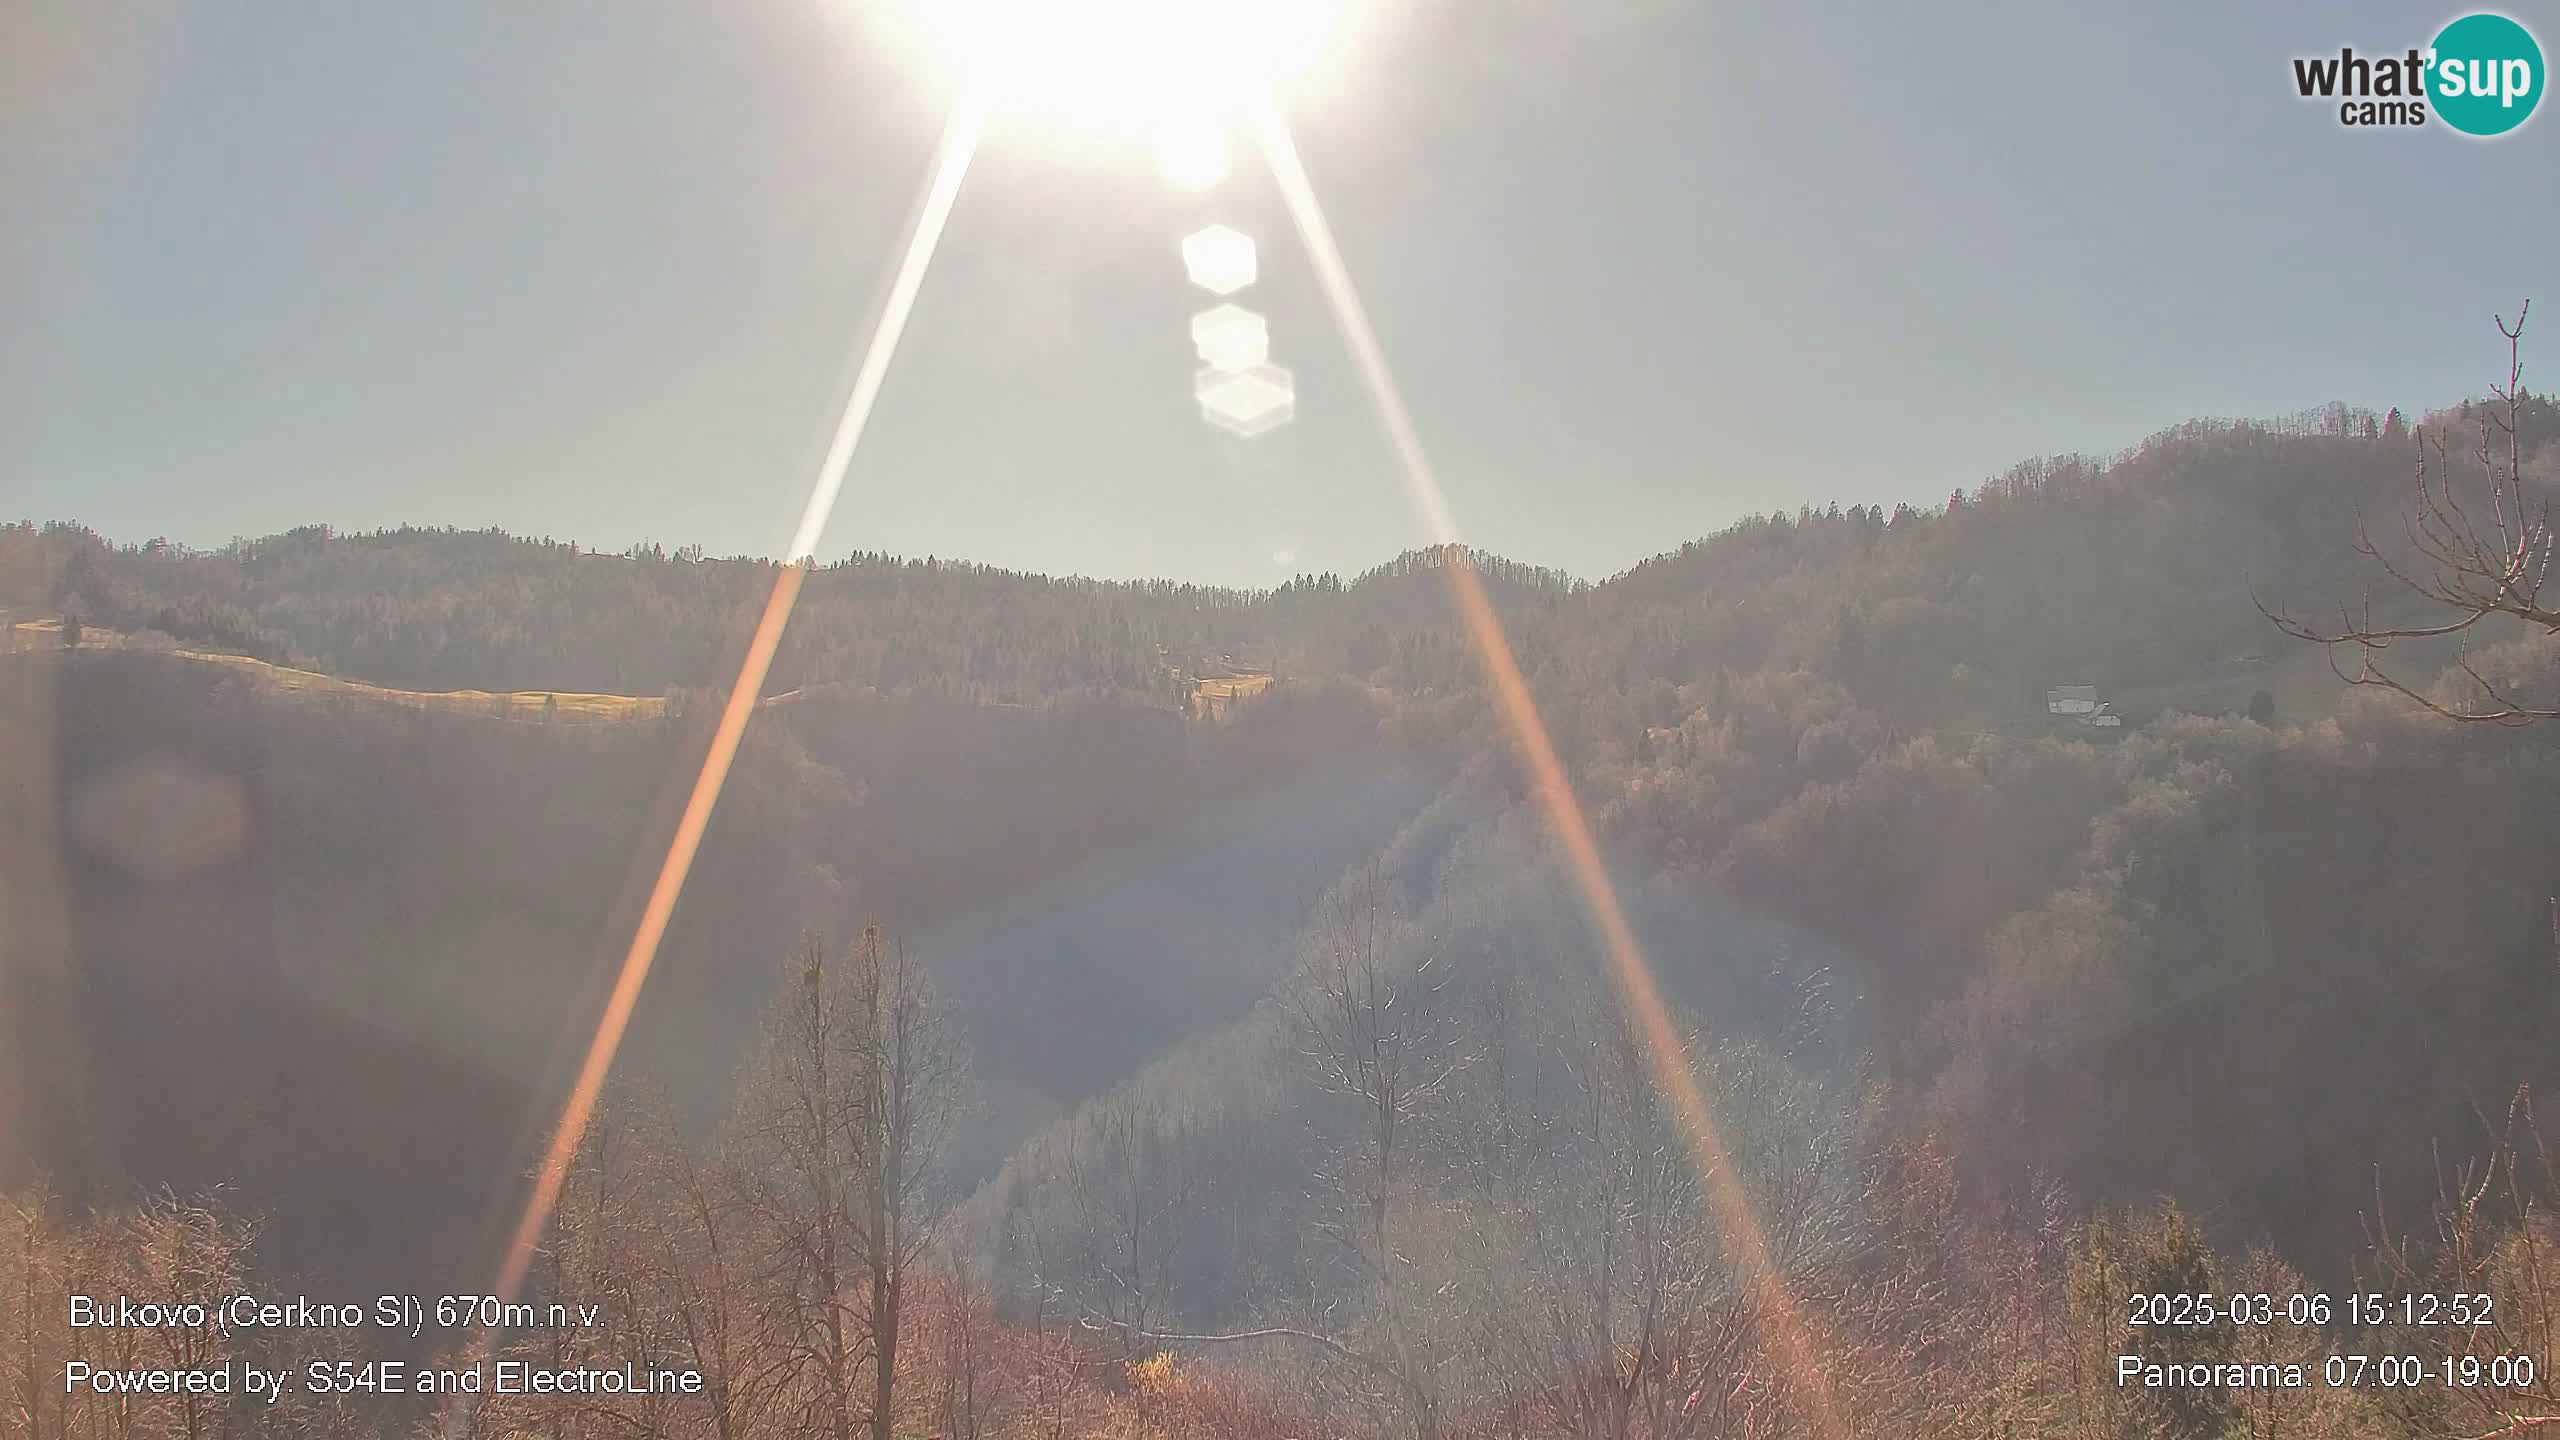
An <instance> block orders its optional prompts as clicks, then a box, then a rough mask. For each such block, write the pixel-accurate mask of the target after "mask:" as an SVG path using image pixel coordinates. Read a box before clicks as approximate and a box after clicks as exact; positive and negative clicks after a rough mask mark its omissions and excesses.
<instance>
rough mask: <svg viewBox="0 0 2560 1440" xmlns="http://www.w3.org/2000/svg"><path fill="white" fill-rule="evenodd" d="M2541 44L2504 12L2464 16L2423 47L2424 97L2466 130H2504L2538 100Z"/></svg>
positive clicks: (2500, 132)
mask: <svg viewBox="0 0 2560 1440" xmlns="http://www.w3.org/2000/svg"><path fill="white" fill-rule="evenodd" d="M2542 87H2543V66H2542V47H2541V46H2540V45H2537V44H2535V43H2534V39H2533V32H2532V31H2530V30H2527V29H2526V28H2524V27H2523V26H2522V25H2519V24H2517V23H2516V22H2515V21H2513V20H2510V19H2508V18H2507V17H2506V16H2504V15H2490V14H2480V15H2465V16H2463V17H2462V18H2461V19H2459V20H2456V21H2454V22H2453V23H2452V24H2450V25H2447V26H2446V27H2444V29H2443V30H2442V31H2440V32H2438V33H2437V35H2436V39H2435V44H2434V46H2433V47H2432V48H2430V49H2429V50H2428V51H2427V98H2428V99H2430V100H2432V101H2434V102H2435V108H2436V115H2437V116H2438V117H2439V118H2441V119H2442V120H2443V121H2444V123H2446V124H2447V125H2450V126H2452V127H2453V128H2454V129H2456V130H2459V131H2461V132H2462V133H2463V134H2465V135H2504V134H2506V133H2507V132H2508V131H2510V130H2513V129H2514V128H2516V127H2517V126H2519V125H2521V124H2523V123H2524V122H2525V117H2526V116H2529V115H2531V114H2532V113H2533V107H2534V106H2535V105H2537V104H2540V103H2541V101H2542Z"/></svg>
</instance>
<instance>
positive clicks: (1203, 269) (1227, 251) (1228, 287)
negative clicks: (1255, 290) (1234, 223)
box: [1182, 225, 1256, 295]
mask: <svg viewBox="0 0 2560 1440" xmlns="http://www.w3.org/2000/svg"><path fill="white" fill-rule="evenodd" d="M1182 268H1183V269H1184V270H1186V271H1188V272H1190V275H1191V283H1192V284H1194V285H1197V286H1199V287H1200V288H1201V289H1203V290H1206V291H1208V292H1209V293H1210V294H1212V295H1233V294H1234V293H1236V292H1237V291H1239V290H1241V289H1243V288H1244V287H1246V286H1247V285H1250V284H1252V283H1253V278H1254V275H1255V273H1256V271H1255V268H1254V253H1253V237H1252V236H1250V235H1247V234H1245V233H1244V232H1243V231H1241V230H1233V229H1229V228H1228V227H1227V226H1224V225H1212V226H1210V227H1209V228H1207V229H1205V230H1200V231H1196V232H1194V233H1192V234H1190V235H1187V236H1185V237H1183V241H1182Z"/></svg>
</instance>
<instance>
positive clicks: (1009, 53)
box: [917, 0, 1339, 188]
mask: <svg viewBox="0 0 2560 1440" xmlns="http://www.w3.org/2000/svg"><path fill="white" fill-rule="evenodd" d="M917 3H918V4H920V5H922V6H923V7H924V11H925V18H926V20H927V22H928V30H929V32H930V34H931V36H932V39H933V42H934V44H935V46H936V48H937V49H939V50H941V51H942V52H943V54H944V56H945V57H946V58H948V59H950V60H953V61H956V62H957V63H959V64H961V65H963V66H965V67H967V68H968V69H970V70H972V71H974V72H976V73H978V74H979V75H982V76H983V77H985V79H986V81H987V82H988V84H989V86H990V90H991V98H992V101H993V103H994V106H995V107H996V108H997V109H998V110H1000V111H1003V112H1006V113H1009V114H1013V115H1016V116H1019V117H1021V118H1023V119H1025V120H1028V121H1031V122H1034V123H1038V124H1043V125H1050V126H1057V127H1062V128H1073V129H1078V130H1102V131H1106V132H1112V133H1117V134H1123V135H1130V136H1144V137H1146V138H1148V139H1149V140H1150V141H1151V142H1152V143H1153V144H1154V146H1155V149H1156V153H1157V158H1158V161H1159V163H1160V164H1161V165H1162V167H1163V169H1164V172H1165V177H1166V178H1167V179H1168V180H1171V181H1173V182H1174V183H1176V184H1179V185H1183V186H1186V187H1190V188H1206V187H1207V186H1210V185H1214V184H1216V183H1217V182H1218V181H1219V180H1221V179H1223V178H1225V175H1226V169H1227V143H1226V133H1225V131H1226V124H1227V122H1228V121H1229V120H1230V119H1232V118H1233V117H1234V116H1235V115H1236V114H1237V113H1238V112H1239V111H1241V110H1243V109H1245V108H1246V107H1247V106H1248V105H1249V103H1250V102H1251V101H1252V99H1253V98H1254V96H1255V95H1256V94H1257V93H1259V92H1261V91H1262V90H1265V89H1267V88H1271V87H1276V86H1279V85H1281V84H1284V83H1285V82H1287V81H1289V80H1291V79H1293V78H1295V77H1296V76H1298V75H1299V74H1301V73H1302V72H1304V71H1305V70H1307V69H1308V68H1309V67H1310V66H1311V65H1313V64H1314V63H1315V61H1316V60H1317V58H1318V57H1319V56H1320V55H1321V54H1322V52H1323V51H1324V49H1325V47H1326V45H1327V43H1328V41H1329V40H1330V39H1331V37H1332V35H1333V32H1334V29H1335V22H1336V20H1337V18H1338V16H1337V10H1338V3H1339V0H917Z"/></svg>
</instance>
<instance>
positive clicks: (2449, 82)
mask: <svg viewBox="0 0 2560 1440" xmlns="http://www.w3.org/2000/svg"><path fill="white" fill-rule="evenodd" d="M2546 78H2547V74H2546V71H2545V68H2544V65H2543V60H2542V46H2541V44H2540V42H2538V41H2536V40H2535V39H2534V38H2533V32H2532V31H2530V30H2527V29H2526V28H2524V26H2523V25H2522V24H2520V23H2518V22H2517V21H2515V20H2512V19H2510V18H2508V17H2507V16H2504V15H2497V14H2491V13H2488V12H2485V11H2484V12H2482V13H2480V14H2477V15H2465V16H2463V17H2462V18H2461V19H2459V20H2456V21H2454V22H2453V23H2452V24H2450V25H2447V26H2445V27H2444V28H2443V29H2442V30H2439V31H2437V32H2436V38H2435V39H2433V40H2431V41H2429V42H2427V44H2426V45H2424V46H2422V47H2412V48H2411V49H2409V50H2407V51H2405V52H2403V53H2401V54H2398V55H2363V54H2359V53H2357V52H2356V51H2355V50H2354V49H2353V48H2352V47H2349V48H2346V49H2342V50H2340V51H2339V52H2338V53H2337V54H2335V55H2320V56H2314V57H2310V58H2303V57H2296V58H2295V60H2294V62H2293V85H2294V89H2295V91H2296V92H2297V93H2299V94H2300V95H2301V96H2302V98H2303V99H2305V100H2317V101H2320V102H2321V103H2323V104H2333V105H2336V106H2337V107H2338V123H2339V124H2341V125H2352V126H2392V125H2397V126H2417V125H2425V124H2429V123H2431V122H2440V123H2442V124H2444V125H2446V126H2449V127H2451V128H2452V129H2454V130H2456V131H2459V132H2460V133H2462V134H2465V135H2477V136H2481V137H2483V138H2487V137H2493V136H2498V135H2506V134H2510V133H2512V132H2514V131H2515V130H2516V129H2518V128H2519V127H2521V126H2522V125H2523V124H2524V122H2525V121H2526V120H2527V119H2528V118H2530V117H2531V116H2532V114H2533V112H2534V108H2535V107H2536V106H2538V105H2540V104H2541V103H2542V91H2543V88H2544V81H2545V80H2546Z"/></svg>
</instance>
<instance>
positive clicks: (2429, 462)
mask: <svg viewBox="0 0 2560 1440" xmlns="http://www.w3.org/2000/svg"><path fill="white" fill-rule="evenodd" d="M2531 309H2532V302H2531V301H2527V302H2525V304H2524V305H2523V306H2522V307H2520V308H2519V309H2518V310H2517V311H2516V320H2515V324H2513V325H2512V326H2511V325H2509V324H2508V323H2507V322H2506V318H2505V317H2504V316H2500V317H2498V333H2499V334H2501V335H2503V336H2505V337H2506V341H2507V377H2506V382H2505V383H2504V384H2493V385H2491V386H2490V387H2489V388H2490V393H2491V395H2492V396H2493V397H2494V403H2491V404H2487V405H2484V406H2482V407H2481V410H2480V430H2479V438H2478V441H2477V444H2476V445H2475V447H2474V449H2473V451H2472V459H2473V461H2474V463H2475V464H2476V465H2477V466H2478V468H2479V470H2480V472H2481V475H2482V477H2483V478H2484V479H2485V481H2486V490H2485V493H2480V488H2479V487H2478V486H2476V485H2473V484H2468V483H2465V482H2464V481H2462V480H2461V479H2460V478H2458V477H2457V476H2456V475H2455V473H2454V464H2453V459H2452V445H2451V442H2450V440H2449V439H2448V437H2447V436H2446V434H2445V427H2444V426H2441V425H2440V426H2438V427H2436V428H2435V430H2434V431H2433V432H2432V433H2429V432H2428V431H2427V430H2426V429H2425V428H2424V427H2421V429H2420V432H2419V435H2418V467H2417V478H2416V482H2415V494H2414V495H2413V496H2412V498H2411V500H2410V503H2409V506H2408V508H2407V510H2406V511H2404V512H2403V513H2402V515H2401V528H2402V530H2403V532H2404V534H2405V537H2406V540H2407V545H2406V550H2405V552H2404V553H2403V554H2402V555H2401V556H2400V557H2398V558H2395V557H2393V556H2391V555H2386V554H2385V553H2383V549H2382V547H2381V546H2380V545H2378V544H2377V543H2375V541H2374V539H2373V536H2372V534H2371V532H2370V531H2369V530H2367V529H2366V527H2365V526H2364V525H2363V524H2362V523H2361V522H2359V523H2358V524H2357V527H2356V543H2355V548H2356V552H2357V553H2358V554H2360V555H2362V556H2364V557H2365V558H2366V559H2367V560H2368V561H2370V562H2372V563H2373V564H2374V565H2375V566H2377V567H2379V568H2380V569H2381V571H2382V573H2383V575H2384V576H2385V577H2386V578H2387V579H2388V580H2389V581H2390V582H2391V583H2392V585H2393V586H2394V587H2396V588H2397V590H2398V592H2399V596H2400V599H2401V600H2402V601H2403V602H2404V603H2408V602H2415V604H2416V606H2417V608H2419V609H2421V610H2423V611H2427V612H2431V614H2430V616H2429V618H2422V619H2413V620H2411V621H2409V622H2407V623H2404V624H2392V623H2388V622H2377V621H2376V619H2375V617H2374V614H2373V606H2372V602H2371V600H2370V599H2369V598H2368V599H2367V600H2366V601H2365V602H2364V604H2363V605H2362V606H2361V607H2355V608H2351V607H2348V606H2345V605H2341V606H2340V607H2339V612H2338V623H2337V624H2336V625H2335V626H2327V625H2322V624H2317V623H2314V622H2312V621H2308V620H2304V619H2300V618H2297V617H2295V616H2293V615H2292V614H2290V613H2287V612H2285V611H2280V610H2272V609H2269V608H2268V607H2267V606H2266V604H2265V602H2264V601H2260V602H2259V605H2258V609H2259V611H2260V613H2262V614H2264V615H2265V616H2266V617H2267V619H2268V620H2270V621H2272V622H2273V623H2274V624H2275V626H2276V628H2278V629H2279V630H2282V631H2283V632H2284V633H2285V634H2287V635H2290V636H2292V637H2293V638H2295V639H2297V640H2306V641H2309V642H2311V643H2314V644H2317V645H2321V646H2324V647H2326V648H2327V650H2328V652H2329V660H2330V668H2331V669H2333V670H2335V671H2336V672H2337V674H2338V678H2339V679H2341V680H2344V681H2345V682H2346V683H2348V684H2350V685H2371V686H2377V687H2380V688H2382V689H2385V690H2390V691H2392V692H2394V693H2396V694H2399V695H2403V696H2406V697H2408V698H2409V699H2411V700H2414V701H2416V702H2417V703H2418V704H2420V705H2423V706H2425V707H2426V708H2427V709H2429V710H2431V711H2433V712H2434V713H2436V714H2438V715H2441V716H2443V717H2445V718H2446V719H2449V720H2460V721H2469V722H2485V723H2490V724H2501V725H2521V724H2527V723H2530V722H2533V721H2536V720H2549V719H2553V718H2560V705H2555V704H2553V703H2551V702H2550V701H2548V700H2544V699H2538V698H2536V697H2533V696H2529V695H2519V694H2517V693H2515V691H2514V689H2513V686H2512V682H2510V681H2506V680H2502V679H2500V678H2498V677H2495V676H2492V675H2490V674H2487V673H2485V672H2484V671H2482V670H2481V669H2480V668H2479V667H2478V666H2477V665H2476V664H2475V663H2474V662H2473V660H2472V658H2471V656H2470V655H2469V654H2468V653H2467V651H2466V653H2464V654H2463V655H2461V656H2459V657H2457V658H2456V660H2455V662H2454V663H2455V666H2456V667H2457V668H2458V669H2459V670H2460V671H2461V672H2462V674H2463V676H2464V677H2465V678H2466V679H2467V680H2468V681H2469V682H2470V686H2471V690H2470V693H2469V694H2468V695H2464V696H2460V697H2457V698H2452V699H2447V698H2442V697H2440V696H2438V695H2436V694H2433V693H2430V692H2429V691H2427V690H2425V689H2422V688H2420V682H2419V681H2418V680H2417V679H2416V678H2415V677H2411V676H2409V675H2406V674H2395V673H2394V672H2393V671H2392V670H2391V668H2390V667H2389V665H2388V662H2387V657H2388V655H2389V652H2390V651H2391V649H2392V647H2393V646H2395V645H2397V644H2401V643H2403V642H2407V641H2417V640H2427V639H2433V638H2438V637H2442V636H2463V637H2465V638H2466V640H2467V638H2468V637H2469V635H2470V634H2471V633H2472V632H2473V631H2474V630H2475V627H2477V626H2479V625H2480V624H2481V623H2482V622H2484V621H2488V620H2490V619H2492V618H2495V617H2504V618H2506V619H2509V620H2513V621H2517V622H2519V623H2521V624H2523V625H2525V626H2528V627H2531V628H2532V629H2535V630H2538V631H2540V632H2542V633H2544V634H2552V635H2560V608H2555V607H2554V605H2553V603H2552V601H2551V600H2550V599H2549V598H2546V595H2545V590H2544V586H2545V584H2546V582H2547V581H2548V580H2549V579H2550V576H2551V563H2552V558H2553V553H2554V547H2555V538H2556V537H2555V532H2554V530H2553V528H2552V522H2551V501H2550V497H2548V496H2546V495H2537V494H2535V493H2533V489H2534V487H2533V486H2532V485H2531V484H2530V483H2529V481H2528V479H2527V477H2526V474H2525V463H2524V462H2525V454H2524V436H2523V430H2524V418H2525V407H2526V403H2527V400H2528V398H2529V397H2528V396H2527V394H2526V391H2525V388H2524V359H2523V349H2522V346H2523V339H2524V325H2525V316H2526V314H2527V313H2528V312H2529V311H2530V310H2531ZM2430 446H2432V447H2433V448H2432V451H2430V448H2429V447H2430ZM2466 491H2469V492H2472V493H2470V494H2469V495H2468V496H2466V493H2465V492H2466ZM2342 649H2344V650H2351V651H2352V652H2353V653H2354V657H2355V660H2354V664H2353V665H2352V667H2350V666H2349V665H2346V664H2342V663H2340V660H2339V654H2340V652H2341V650H2342Z"/></svg>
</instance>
